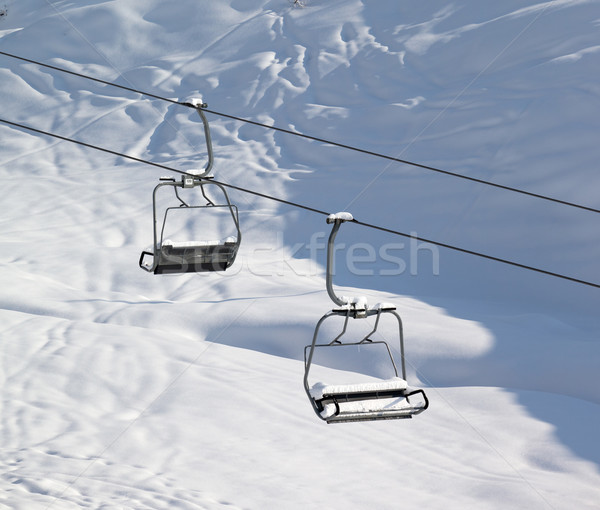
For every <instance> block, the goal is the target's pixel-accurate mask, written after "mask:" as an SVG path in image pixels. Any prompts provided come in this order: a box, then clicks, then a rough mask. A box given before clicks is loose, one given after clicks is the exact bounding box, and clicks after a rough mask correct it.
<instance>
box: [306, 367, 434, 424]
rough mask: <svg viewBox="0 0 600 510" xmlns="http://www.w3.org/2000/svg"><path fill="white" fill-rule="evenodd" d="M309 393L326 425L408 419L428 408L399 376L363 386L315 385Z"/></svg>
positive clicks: (421, 395)
mask: <svg viewBox="0 0 600 510" xmlns="http://www.w3.org/2000/svg"><path fill="white" fill-rule="evenodd" d="M310 394H311V396H312V398H313V400H314V402H315V404H316V406H317V411H318V412H319V414H320V416H321V418H322V419H324V420H325V421H327V422H328V423H332V422H336V421H345V422H348V421H371V420H382V419H383V420H385V419H396V418H412V416H413V415H415V414H418V413H421V412H423V411H424V410H425V409H426V408H427V407H428V405H429V402H428V400H427V397H426V396H425V392H424V391H423V390H420V389H416V390H410V389H409V388H408V385H407V383H406V381H405V380H404V379H402V378H400V377H394V378H392V379H387V380H382V381H378V382H370V383H363V384H343V385H326V384H323V383H321V382H318V383H316V384H315V385H314V386H313V387H312V388H310ZM411 397H412V398H411Z"/></svg>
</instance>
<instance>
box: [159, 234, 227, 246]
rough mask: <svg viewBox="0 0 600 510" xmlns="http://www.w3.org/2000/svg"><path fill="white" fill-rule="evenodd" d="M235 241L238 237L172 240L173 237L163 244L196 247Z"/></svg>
mask: <svg viewBox="0 0 600 510" xmlns="http://www.w3.org/2000/svg"><path fill="white" fill-rule="evenodd" d="M235 243H237V237H235V236H229V237H226V238H225V239H214V240H211V241H171V239H166V240H164V241H163V243H162V246H163V247H167V246H170V247H172V248H195V247H196V246H221V245H224V246H225V245H228V244H235Z"/></svg>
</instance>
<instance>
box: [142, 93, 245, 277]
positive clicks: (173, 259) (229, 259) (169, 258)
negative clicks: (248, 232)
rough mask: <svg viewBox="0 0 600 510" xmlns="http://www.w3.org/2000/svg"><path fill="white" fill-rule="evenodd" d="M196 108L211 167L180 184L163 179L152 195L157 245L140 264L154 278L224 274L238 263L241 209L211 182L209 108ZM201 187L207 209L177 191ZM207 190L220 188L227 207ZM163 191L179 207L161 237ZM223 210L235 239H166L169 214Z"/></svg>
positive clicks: (187, 176)
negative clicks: (159, 195)
mask: <svg viewBox="0 0 600 510" xmlns="http://www.w3.org/2000/svg"><path fill="white" fill-rule="evenodd" d="M190 104H191V105H192V106H194V107H195V108H196V111H197V112H198V114H199V115H200V118H201V119H202V123H203V126H204V135H205V138H206V146H207V151H208V163H207V165H206V167H205V169H204V170H203V171H190V172H188V173H187V174H185V175H183V176H182V178H181V181H176V179H175V178H173V177H162V178H161V179H160V181H161V182H159V183H158V184H157V185H156V187H155V188H154V192H153V194H152V211H153V225H154V244H153V251H151V252H150V251H142V253H141V255H140V260H139V266H140V267H141V268H142V269H144V270H145V271H148V272H152V273H154V274H171V273H187V272H201V271H224V270H225V269H227V268H228V267H230V266H231V265H232V264H233V262H234V261H235V258H236V255H237V252H238V248H239V246H240V242H241V239H242V234H241V231H240V224H239V215H238V209H237V207H236V206H235V205H233V204H232V203H231V201H230V200H229V196H228V194H227V191H226V190H225V188H224V187H223V186H222V185H221V184H218V183H216V182H214V181H211V180H210V179H211V178H212V177H213V176H212V175H210V171H211V169H212V165H213V152H212V142H211V137H210V130H209V127H208V121H207V119H206V117H205V115H204V113H203V112H202V108H205V107H206V104H205V103H202V102H197V101H196V102H194V103H190ZM197 186H200V190H201V192H202V196H203V197H204V198H205V199H206V201H207V204H206V205H190V204H188V203H187V202H185V201H184V200H183V199H182V198H181V196H180V194H179V191H178V189H179V188H182V189H188V188H195V187H197ZM205 186H215V187H217V188H218V189H219V190H220V191H221V193H222V194H223V196H224V198H225V203H224V204H215V203H214V202H213V201H212V200H211V199H210V198H208V196H207V194H206V191H205ZM163 187H172V188H173V190H174V192H175V197H176V198H177V200H178V202H179V205H178V206H177V207H168V208H167V209H166V210H165V213H164V217H163V220H162V227H161V229H160V233H159V223H158V214H157V200H156V198H157V193H158V191H159V189H161V188H163ZM221 208H224V209H226V210H228V211H229V213H230V215H231V219H232V222H233V224H234V226H235V230H236V235H235V236H230V237H226V238H224V239H219V240H210V241H206V240H204V241H195V240H190V241H183V242H181V241H180V242H173V241H170V240H165V239H164V230H165V225H166V223H167V217H168V214H169V212H170V211H173V210H186V211H189V212H190V213H191V214H196V213H201V212H202V210H215V209H221ZM146 256H152V263H151V264H148V263H146V262H144V261H145V258H146Z"/></svg>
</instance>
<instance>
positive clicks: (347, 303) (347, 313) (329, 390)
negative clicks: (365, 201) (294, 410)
mask: <svg viewBox="0 0 600 510" xmlns="http://www.w3.org/2000/svg"><path fill="white" fill-rule="evenodd" d="M352 219H353V218H352V215H351V214H349V213H338V214H334V215H330V216H329V217H328V218H327V223H333V224H334V225H333V229H332V231H331V234H330V236H329V241H328V245H327V276H326V283H327V293H328V294H329V297H330V298H331V300H332V301H333V302H334V303H335V304H336V306H337V307H336V308H334V309H333V310H331V311H329V312H327V313H326V314H325V315H324V316H323V317H321V319H320V320H319V322H318V323H317V326H316V328H315V331H314V334H313V339H312V343H311V345H307V346H306V347H305V349H304V366H305V370H304V389H305V391H306V394H307V395H308V398H309V400H310V402H311V404H312V407H313V409H314V411H315V413H316V414H317V416H318V417H319V418H320V419H322V420H324V421H326V422H327V423H342V422H356V421H373V420H389V419H401V418H412V417H413V416H414V415H416V414H419V413H422V412H423V411H425V409H427V407H428V406H429V401H428V399H427V396H426V395H425V392H424V391H423V390H422V389H413V388H410V387H409V386H408V384H407V382H406V367H405V359H404V338H403V331H402V319H401V318H400V315H399V314H398V313H397V312H396V307H395V306H394V305H393V304H390V303H378V304H377V305H375V306H373V307H369V306H368V305H367V303H366V299H364V298H353V299H350V298H344V297H342V298H340V297H338V296H337V295H336V294H335V292H334V291H333V285H332V272H333V270H332V266H333V253H334V249H333V245H334V241H335V237H336V235H337V232H338V230H339V228H340V225H341V224H342V223H343V222H345V221H352ZM384 314H388V315H392V316H393V317H395V319H396V321H397V323H398V338H399V345H400V357H401V374H399V373H398V368H397V366H396V363H395V361H394V357H393V356H392V352H391V350H390V348H389V345H388V344H387V342H385V341H373V340H372V339H371V336H372V335H373V334H374V333H375V332H376V331H377V328H378V326H379V321H380V319H381V317H382V315H384ZM336 316H338V317H339V316H341V317H344V326H343V329H342V332H341V333H340V334H339V335H338V336H337V337H335V338H334V339H333V340H332V341H330V342H327V343H318V342H317V340H318V337H319V330H320V328H321V326H322V324H323V323H324V322H325V321H326V320H327V319H329V318H330V317H336ZM372 316H375V325H374V327H373V330H372V331H371V332H369V334H367V335H366V336H365V337H364V338H362V339H361V340H359V341H355V342H342V340H341V338H342V336H344V335H345V333H346V330H347V327H348V322H349V319H350V318H352V319H361V318H366V317H372ZM377 344H383V345H384V347H385V350H386V352H387V355H388V357H389V360H390V364H391V366H392V368H393V371H394V374H395V377H393V378H391V379H387V380H380V381H375V382H368V383H359V384H343V385H327V384H323V383H320V382H319V383H316V384H313V385H312V386H311V384H310V382H309V374H310V370H311V367H312V364H313V356H314V353H315V350H316V349H318V348H340V347H345V346H368V345H377ZM400 375H401V376H400Z"/></svg>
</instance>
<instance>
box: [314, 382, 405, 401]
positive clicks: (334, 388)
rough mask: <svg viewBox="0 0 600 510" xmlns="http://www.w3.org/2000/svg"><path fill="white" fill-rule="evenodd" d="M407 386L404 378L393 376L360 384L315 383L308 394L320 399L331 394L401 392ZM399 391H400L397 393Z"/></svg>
mask: <svg viewBox="0 0 600 510" xmlns="http://www.w3.org/2000/svg"><path fill="white" fill-rule="evenodd" d="M407 387H408V384H407V383H406V381H405V380H404V379H401V378H400V377H393V378H392V379H387V380H383V381H375V382H368V383H361V384H336V385H326V384H323V383H316V384H315V385H314V386H313V387H312V388H311V390H310V394H311V395H312V397H313V398H314V399H316V400H321V399H323V398H324V397H326V396H332V395H339V396H343V395H358V396H360V395H361V394H371V393H373V394H379V393H387V394H390V393H393V394H402V392H404V391H405V390H406V389H407ZM399 392H400V393H399Z"/></svg>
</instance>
